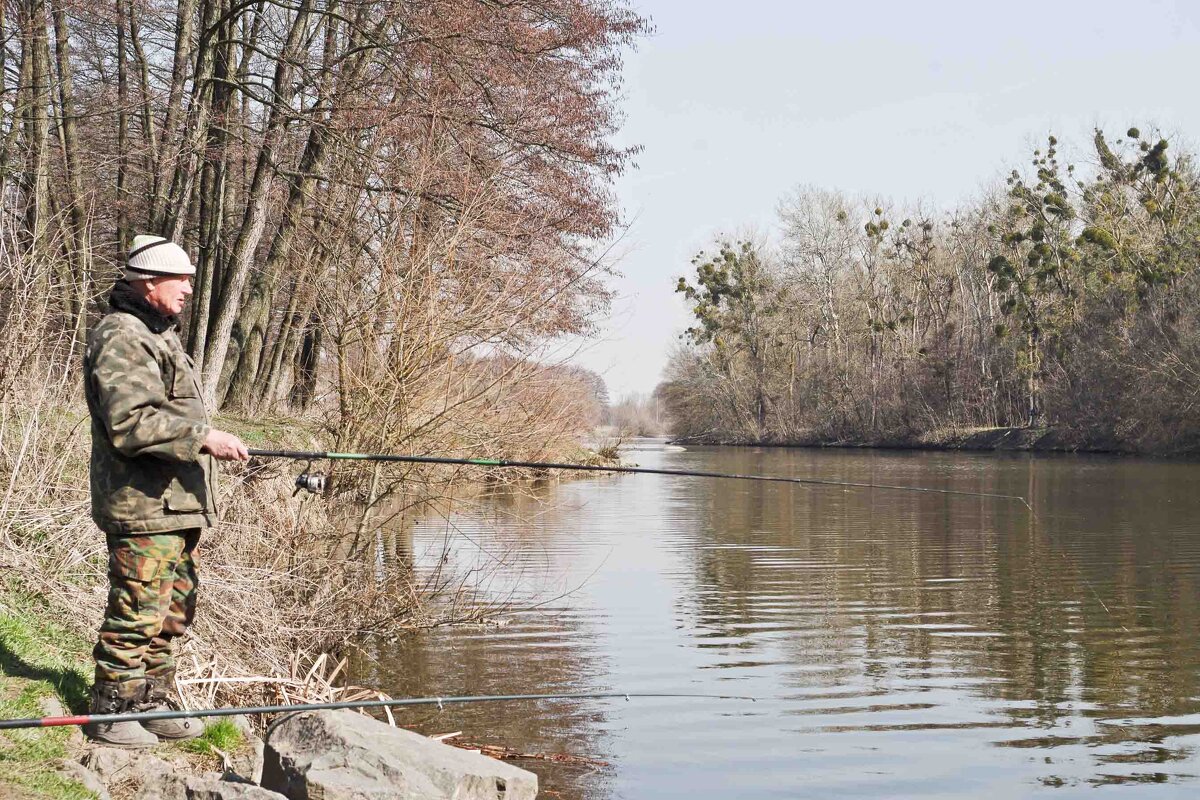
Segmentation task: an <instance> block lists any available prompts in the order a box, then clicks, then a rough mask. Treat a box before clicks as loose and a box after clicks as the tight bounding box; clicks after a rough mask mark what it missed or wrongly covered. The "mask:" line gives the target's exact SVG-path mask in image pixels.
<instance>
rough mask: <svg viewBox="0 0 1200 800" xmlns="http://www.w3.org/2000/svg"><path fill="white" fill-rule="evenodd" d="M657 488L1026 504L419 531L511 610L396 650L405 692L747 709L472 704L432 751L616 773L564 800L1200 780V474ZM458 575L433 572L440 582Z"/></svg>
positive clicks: (582, 498)
mask: <svg viewBox="0 0 1200 800" xmlns="http://www.w3.org/2000/svg"><path fill="white" fill-rule="evenodd" d="M634 457H635V458H636V459H637V460H638V461H639V462H640V463H641V464H643V465H646V466H663V467H669V468H682V469H702V470H722V471H733V472H761V473H770V474H788V475H797V476H811V477H820V478H823V479H829V480H848V481H870V482H885V483H893V484H910V485H919V486H930V487H937V488H951V489H958V490H964V491H979V492H989V493H999V494H1020V495H1025V496H1027V497H1029V498H1030V500H1031V502H1032V503H1033V505H1034V507H1035V508H1036V509H1037V514H1036V515H1033V514H1030V512H1029V511H1028V510H1027V509H1025V508H1024V507H1023V506H1022V505H1021V504H1019V503H1015V502H1011V501H1003V500H997V499H990V498H989V499H983V498H969V497H947V496H943V495H930V494H913V493H901V492H884V491H875V492H865V491H857V490H839V489H831V488H825V487H820V488H818V487H813V488H801V487H794V486H787V485H780V484H755V483H745V482H717V481H702V480H686V479H675V478H663V477H649V476H646V477H642V476H624V477H612V478H603V479H598V480H587V481H577V482H572V483H567V484H563V485H561V486H558V487H542V488H541V489H539V491H538V492H537V493H535V494H534V495H533V496H529V495H523V496H512V495H500V496H493V497H491V498H489V499H487V500H485V502H483V503H482V504H481V505H480V506H478V507H477V508H472V509H467V510H463V511H460V512H459V513H457V514H454V515H451V516H450V517H449V518H448V519H439V518H430V519H425V520H421V521H418V522H416V523H415V524H414V525H412V526H411V528H410V529H409V530H408V532H407V534H406V535H407V536H409V537H410V538H409V539H408V540H407V546H406V548H405V549H404V550H403V553H404V557H408V558H411V559H413V561H414V563H416V564H417V565H418V567H419V568H420V569H423V570H429V569H433V568H434V567H435V566H444V564H443V561H442V560H441V559H442V555H443V552H442V551H443V545H444V544H445V543H447V542H450V543H452V544H453V547H454V552H453V556H452V557H451V562H452V563H451V564H450V566H451V567H452V568H454V569H457V570H458V573H457V574H465V575H469V576H471V579H472V580H475V581H478V582H479V584H480V585H481V586H483V587H484V591H483V595H484V596H486V597H488V598H491V599H494V598H503V599H505V600H508V601H510V602H512V603H514V604H517V605H526V604H531V603H540V604H541V608H540V609H539V610H538V611H535V612H529V613H519V614H514V615H512V616H511V617H510V618H509V619H508V624H507V625H505V626H503V627H483V628H477V629H470V630H465V629H454V630H445V631H438V632H434V633H430V634H425V635H422V636H418V637H415V638H414V639H412V640H408V641H404V642H400V643H398V644H395V645H386V646H385V645H376V649H375V650H374V651H373V652H372V656H373V660H371V661H368V662H365V663H363V664H361V665H359V667H358V669H359V674H358V675H357V679H358V680H360V681H362V682H369V683H373V684H375V685H379V686H380V687H381V688H384V689H386V690H388V691H391V692H394V693H396V694H452V693H453V694H458V693H464V694H485V693H518V692H519V693H533V692H557V691H580V690H584V689H593V688H594V689H618V690H629V691H635V690H637V691H700V692H724V693H734V692H736V693H738V694H753V695H756V696H758V697H760V698H762V699H761V700H760V702H758V703H755V704H745V703H739V702H734V701H690V702H689V701H678V700H675V701H671V700H637V701H634V702H631V703H623V702H622V703H614V702H612V701H574V702H572V703H549V702H546V703H539V704H537V705H533V706H504V707H500V706H493V707H489V708H485V707H482V706H476V707H471V708H465V707H463V708H455V709H454V710H447V711H446V712H442V713H435V712H429V713H427V714H424V715H423V716H420V715H416V714H414V715H411V716H410V717H409V718H408V719H407V722H410V723H415V724H416V725H417V727H418V728H419V729H422V730H425V731H427V732H430V733H438V732H445V731H449V730H460V729H462V730H464V731H466V732H467V736H469V737H470V738H472V739H474V740H476V741H489V742H496V743H503V744H506V745H509V746H511V747H516V748H519V749H521V750H525V751H540V752H571V753H577V754H582V755H588V756H593V757H597V758H602V759H605V760H608V761H611V762H612V765H613V766H612V767H611V768H610V769H607V770H601V771H596V772H584V771H580V770H578V769H570V768H564V767H560V766H557V765H545V764H539V763H534V764H530V765H528V766H530V768H533V769H535V770H536V771H538V772H539V773H540V774H541V775H542V776H543V787H544V788H545V789H548V790H549V793H548V796H561V797H578V798H584V797H587V798H595V797H621V798H625V797H683V796H687V797H730V796H743V797H796V796H828V795H830V794H834V793H837V794H840V795H848V796H864V797H877V796H895V795H908V794H914V795H915V794H920V795H922V796H928V795H931V794H939V793H940V794H946V795H952V796H961V795H964V794H967V793H984V794H989V795H1003V796H1021V795H1025V794H1029V793H1035V792H1040V791H1051V790H1053V791H1056V792H1058V796H1063V795H1064V793H1065V794H1071V793H1073V791H1074V790H1080V791H1082V790H1087V789H1090V788H1092V787H1095V786H1102V785H1103V786H1112V785H1119V786H1125V787H1137V786H1143V785H1145V784H1147V783H1155V784H1167V785H1166V786H1162V787H1159V788H1158V789H1156V792H1158V793H1162V792H1166V793H1167V794H1176V793H1177V794H1179V795H1181V796H1182V794H1183V793H1184V792H1188V793H1191V792H1193V791H1195V789H1196V788H1197V784H1195V783H1194V781H1195V780H1196V779H1197V775H1200V755H1198V754H1197V744H1198V743H1200V738H1198V737H1200V687H1197V685H1196V684H1197V675H1198V668H1200V644H1198V640H1197V633H1198V630H1197V628H1198V625H1200V618H1198V612H1200V603H1198V600H1200V594H1198V592H1197V579H1198V577H1200V537H1198V536H1197V535H1196V532H1195V529H1194V526H1193V524H1192V522H1191V521H1192V519H1194V518H1195V517H1196V514H1197V512H1198V511H1200V508H1198V507H1197V506H1198V505H1200V495H1198V493H1196V492H1195V491H1193V490H1192V488H1191V487H1192V486H1193V485H1194V483H1195V480H1196V479H1197V478H1198V477H1200V468H1198V467H1197V466H1196V465H1191V464H1181V463H1166V462H1152V461H1134V460H1121V459H1112V458H1100V457H1092V458H1083V457H1028V456H1015V455H1000V456H997V455H965V454H940V453H902V452H863V451H808V450H791V451H789V450H759V449H689V450H687V451H685V452H663V451H639V452H637V453H636V454H635V456H634ZM435 562H436V563H435Z"/></svg>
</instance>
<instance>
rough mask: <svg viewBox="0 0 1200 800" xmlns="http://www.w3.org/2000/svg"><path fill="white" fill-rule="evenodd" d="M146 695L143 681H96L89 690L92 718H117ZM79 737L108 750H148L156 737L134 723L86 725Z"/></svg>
mask: <svg viewBox="0 0 1200 800" xmlns="http://www.w3.org/2000/svg"><path fill="white" fill-rule="evenodd" d="M145 691H146V685H145V683H144V682H143V681H140V680H138V681H96V683H95V685H94V686H92V705H91V708H90V709H89V711H90V712H91V713H92V714H120V713H123V712H125V711H129V710H130V709H131V708H133V707H134V704H136V703H137V702H138V701H139V700H141V698H142V696H143V694H144V693H145ZM83 734H84V736H87V737H88V738H89V739H91V740H92V741H93V742H99V743H101V744H107V745H110V746H112V747H150V746H152V745H156V744H158V737H157V736H155V735H154V734H153V733H151V732H150V731H148V730H146V729H145V728H143V727H142V726H141V725H139V724H137V723H136V722H89V723H87V724H86V725H84V726H83Z"/></svg>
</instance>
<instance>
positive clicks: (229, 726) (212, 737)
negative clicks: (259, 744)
mask: <svg viewBox="0 0 1200 800" xmlns="http://www.w3.org/2000/svg"><path fill="white" fill-rule="evenodd" d="M241 745H242V732H241V731H239V730H238V729H237V726H236V725H234V724H233V723H232V722H230V721H229V720H227V719H221V720H217V721H216V722H213V723H211V724H210V725H208V726H207V727H205V729H204V733H202V734H201V735H200V736H199V737H198V738H196V739H189V740H187V741H186V742H180V743H179V746H180V747H181V748H182V749H184V750H186V751H187V752H189V753H195V754H197V755H203V756H210V755H216V754H217V751H218V750H220V751H221V752H223V753H231V752H233V751H234V750H237V749H238V748H239V747H241Z"/></svg>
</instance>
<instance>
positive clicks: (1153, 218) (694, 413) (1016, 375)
mask: <svg viewBox="0 0 1200 800" xmlns="http://www.w3.org/2000/svg"><path fill="white" fill-rule="evenodd" d="M1092 152H1093V155H1094V159H1090V160H1094V163H1092V164H1089V165H1088V166H1087V168H1081V169H1077V168H1076V166H1075V165H1073V164H1066V163H1063V161H1062V159H1061V157H1060V154H1059V142H1058V141H1057V139H1056V138H1055V137H1053V136H1051V137H1049V138H1048V140H1047V141H1046V144H1045V145H1044V146H1043V147H1040V148H1038V149H1037V150H1035V151H1034V152H1033V157H1032V159H1031V162H1030V163H1029V165H1028V166H1027V167H1026V168H1025V169H1024V170H1013V171H1012V173H1011V175H1010V176H1009V177H1008V179H1007V185H1006V187H1004V188H1003V189H998V190H996V191H994V192H992V193H989V194H987V195H986V196H985V197H983V198H982V199H981V200H979V201H978V202H976V203H973V204H970V205H967V206H965V207H962V208H959V209H957V210H955V211H953V212H950V213H934V212H931V211H929V210H927V209H926V208H924V207H923V206H921V205H916V206H914V207H911V208H898V207H893V206H891V205H890V204H886V203H867V202H862V201H855V200H851V199H849V198H847V197H845V196H843V195H840V194H837V193H833V192H828V191H821V190H817V189H810V188H802V189H800V190H798V191H796V192H795V193H793V194H792V195H790V196H788V197H786V198H785V199H784V200H783V201H782V202H781V203H780V207H779V209H780V210H779V217H780V225H781V236H780V237H779V241H778V244H773V245H772V244H767V243H764V242H761V241H753V240H719V241H718V242H717V243H716V244H715V246H714V248H713V249H712V250H711V251H706V252H702V253H700V254H698V255H697V256H696V257H695V258H694V259H693V261H692V264H693V266H694V271H693V273H692V274H691V275H689V276H686V277H681V278H679V279H678V283H677V286H676V290H677V291H678V292H679V293H681V294H682V295H683V296H684V298H686V300H687V302H688V303H689V306H690V308H691V310H692V313H693V315H694V318H695V324H694V325H693V327H691V328H689V329H688V330H687V331H686V333H685V334H684V336H683V339H684V342H683V344H682V345H681V346H680V347H679V348H678V349H677V351H676V352H675V353H674V356H673V358H672V360H671V363H670V364H669V366H668V368H667V370H666V373H665V375H664V382H663V384H662V386H661V387H660V393H661V396H662V397H663V399H664V402H665V403H666V406H667V408H668V412H669V415H670V418H671V420H672V425H673V429H674V432H675V434H676V435H679V436H683V437H688V438H693V439H697V440H706V441H721V442H780V443H784V442H794V443H803V442H843V441H844V442H867V443H869V442H905V441H909V442H912V441H920V440H922V439H925V440H937V439H939V438H944V437H945V436H947V435H949V434H953V433H961V432H966V431H970V430H972V429H978V428H990V427H1033V428H1039V427H1050V428H1052V429H1053V430H1054V431H1055V435H1056V437H1058V439H1059V440H1060V441H1061V442H1062V443H1064V444H1067V445H1069V446H1080V447H1099V448H1119V449H1130V450H1142V451H1157V452H1176V451H1189V450H1194V449H1196V448H1197V447H1200V418H1198V417H1197V414H1196V407H1197V403H1198V402H1200V274H1198V271H1197V267H1198V266H1200V184H1198V174H1197V170H1196V166H1195V164H1194V161H1193V158H1192V157H1191V155H1190V154H1188V153H1175V152H1174V150H1172V149H1171V148H1170V146H1169V143H1168V140H1167V139H1165V138H1162V137H1160V136H1158V135H1143V134H1142V132H1141V131H1139V130H1138V129H1136V128H1131V129H1129V130H1128V131H1127V132H1125V134H1124V135H1123V136H1118V137H1115V138H1114V137H1112V136H1106V135H1105V134H1104V133H1103V132H1102V131H1099V130H1097V131H1096V132H1095V135H1094V137H1093V141H1092Z"/></svg>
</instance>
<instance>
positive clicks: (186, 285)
mask: <svg viewBox="0 0 1200 800" xmlns="http://www.w3.org/2000/svg"><path fill="white" fill-rule="evenodd" d="M191 293H192V279H191V278H188V279H187V280H186V281H184V282H183V296H184V297H187V296H188V295H189V294H191Z"/></svg>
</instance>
